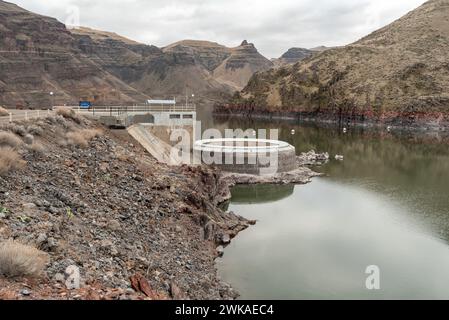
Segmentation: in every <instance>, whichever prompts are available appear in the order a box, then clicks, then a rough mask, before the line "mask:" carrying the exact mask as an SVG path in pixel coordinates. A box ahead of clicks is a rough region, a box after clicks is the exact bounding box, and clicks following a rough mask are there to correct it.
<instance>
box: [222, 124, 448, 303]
mask: <svg viewBox="0 0 449 320" xmlns="http://www.w3.org/2000/svg"><path fill="white" fill-rule="evenodd" d="M213 125H214V127H217V128H220V129H224V128H242V129H247V128H252V129H256V130H257V129H259V128H276V129H280V139H281V140H285V141H288V142H289V143H291V144H293V145H294V146H295V147H296V148H297V152H298V153H299V152H303V151H309V150H311V149H314V150H315V151H317V152H325V151H326V152H329V153H330V154H331V156H335V155H336V154H341V155H344V157H345V158H344V161H343V162H341V161H336V160H332V161H331V162H330V163H328V164H326V165H324V166H322V167H317V168H314V170H316V171H318V172H321V173H323V174H324V176H323V177H320V178H315V179H313V182H312V183H310V184H308V185H301V186H270V185H269V186H238V187H236V188H235V189H234V190H233V199H232V201H231V202H230V203H229V204H228V205H229V207H228V209H229V210H232V211H234V212H236V213H238V214H240V215H242V216H244V217H246V218H249V219H255V220H257V221H258V223H257V225H255V226H254V227H251V228H249V229H248V230H246V231H244V232H242V233H241V234H240V235H239V236H238V237H237V238H236V239H234V241H233V242H232V243H231V245H229V246H228V247H227V248H226V249H225V254H224V257H223V258H222V259H219V261H218V262H217V265H218V269H219V273H220V275H221V277H222V278H223V280H224V281H226V282H228V283H230V284H231V285H232V286H233V287H234V288H235V289H236V290H238V291H239V292H240V294H241V298H242V299H431V298H432V299H433V298H434V299H449V245H448V240H449V148H448V146H449V144H448V139H447V137H446V135H445V133H444V132H440V133H424V134H411V133H388V132H386V131H373V130H367V129H365V130H362V129H350V130H349V131H348V132H347V133H346V134H344V133H343V131H342V130H341V128H325V127H318V126H310V125H299V124H297V123H293V122H288V123H287V122H278V123H274V122H266V121H248V120H215V121H214V123H213ZM292 129H294V130H295V133H294V134H292V133H291V131H292ZM369 266H375V267H376V268H378V271H379V274H378V275H379V277H378V279H379V281H380V283H379V284H380V289H379V290H368V289H367V286H366V281H367V278H368V277H369V276H370V274H367V273H366V271H367V267H369ZM376 275H377V273H376ZM376 279H377V278H376Z"/></svg>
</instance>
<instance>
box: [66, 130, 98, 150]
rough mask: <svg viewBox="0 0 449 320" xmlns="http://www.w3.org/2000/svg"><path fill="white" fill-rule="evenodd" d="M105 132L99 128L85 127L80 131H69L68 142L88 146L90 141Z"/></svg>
mask: <svg viewBox="0 0 449 320" xmlns="http://www.w3.org/2000/svg"><path fill="white" fill-rule="evenodd" d="M102 134H103V132H102V131H101V130H99V129H84V130H78V131H72V132H69V133H67V135H66V138H67V144H68V145H74V146H80V147H87V146H88V145H89V141H90V140H92V139H93V138H96V137H99V136H101V135H102Z"/></svg>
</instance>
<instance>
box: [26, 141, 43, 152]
mask: <svg viewBox="0 0 449 320" xmlns="http://www.w3.org/2000/svg"><path fill="white" fill-rule="evenodd" d="M27 148H28V150H29V151H32V152H35V153H38V154H44V153H45V152H46V151H47V149H46V148H45V147H44V145H43V144H41V143H39V142H36V141H35V142H33V144H31V145H28V146H27Z"/></svg>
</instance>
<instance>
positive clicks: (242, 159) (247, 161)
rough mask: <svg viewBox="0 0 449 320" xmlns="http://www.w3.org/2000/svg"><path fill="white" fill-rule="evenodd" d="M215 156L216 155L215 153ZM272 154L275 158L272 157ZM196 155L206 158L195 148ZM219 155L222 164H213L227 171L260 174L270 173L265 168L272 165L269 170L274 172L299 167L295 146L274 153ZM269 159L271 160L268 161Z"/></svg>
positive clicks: (199, 157)
mask: <svg viewBox="0 0 449 320" xmlns="http://www.w3.org/2000/svg"><path fill="white" fill-rule="evenodd" d="M208 154H209V153H206V157H207V156H208ZM213 156H215V155H214V154H213ZM271 156H272V158H273V159H271ZM195 157H197V159H202V160H204V159H205V158H204V153H203V152H202V151H198V150H195ZM218 157H220V158H221V164H216V163H215V164H213V165H214V166H216V167H217V168H219V169H221V170H223V171H226V172H234V173H242V174H253V175H260V174H262V173H268V172H266V171H264V170H266V169H268V168H270V167H271V168H272V169H273V170H274V171H271V170H269V173H273V174H274V173H281V172H289V171H293V170H295V169H297V164H296V150H295V148H294V147H293V146H292V147H291V148H289V149H288V150H283V151H279V152H275V153H273V154H265V153H264V154H260V155H258V154H248V153H240V154H237V153H221V154H220V155H218V156H217V158H218ZM214 158H215V157H214ZM231 159H232V160H231ZM226 160H228V162H229V160H231V163H229V164H226ZM267 160H269V162H268V163H267ZM202 162H204V161H202Z"/></svg>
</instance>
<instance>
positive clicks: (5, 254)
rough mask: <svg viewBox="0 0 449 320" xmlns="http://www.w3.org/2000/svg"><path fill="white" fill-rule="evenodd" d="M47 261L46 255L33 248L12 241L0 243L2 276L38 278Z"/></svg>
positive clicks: (0, 269) (0, 271)
mask: <svg viewBox="0 0 449 320" xmlns="http://www.w3.org/2000/svg"><path fill="white" fill-rule="evenodd" d="M48 260H49V257H48V254H47V253H45V252H43V251H40V250H38V249H36V248H34V247H31V246H28V245H24V244H21V243H19V242H16V241H12V240H9V241H5V242H2V243H0V274H2V275H3V276H6V277H22V276H31V277H38V276H40V275H41V274H42V272H43V271H44V269H45V266H46V264H47V263H48Z"/></svg>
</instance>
